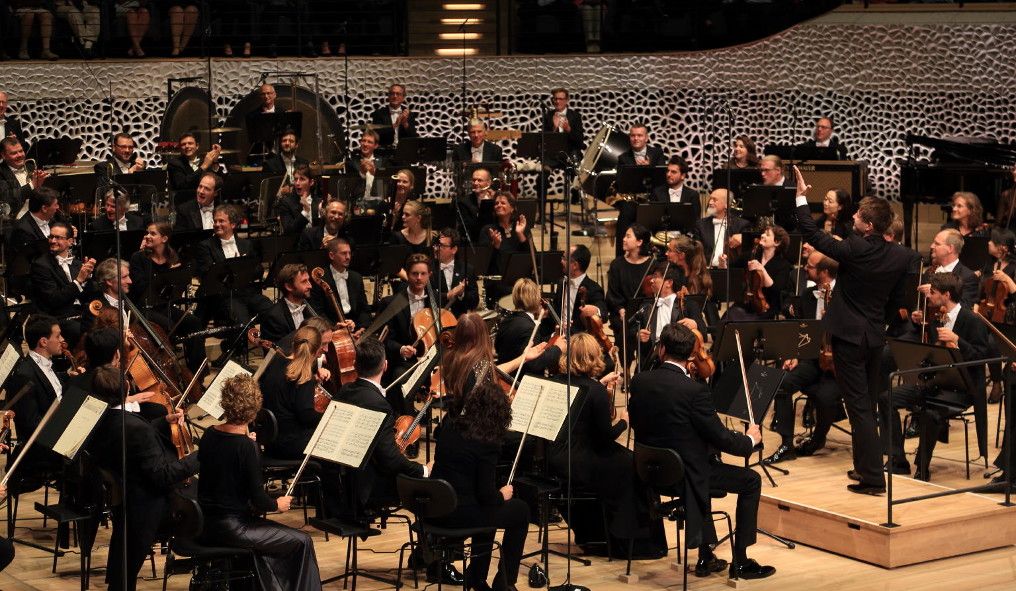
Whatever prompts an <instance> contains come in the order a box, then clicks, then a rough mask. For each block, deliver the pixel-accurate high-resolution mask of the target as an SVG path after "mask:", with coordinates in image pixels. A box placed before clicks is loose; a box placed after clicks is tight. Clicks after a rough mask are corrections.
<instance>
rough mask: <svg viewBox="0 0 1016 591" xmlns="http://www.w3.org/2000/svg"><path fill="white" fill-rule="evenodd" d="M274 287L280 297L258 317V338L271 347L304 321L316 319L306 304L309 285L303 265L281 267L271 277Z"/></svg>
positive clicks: (309, 289) (308, 277)
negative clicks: (259, 327) (259, 324)
mask: <svg viewBox="0 0 1016 591" xmlns="http://www.w3.org/2000/svg"><path fill="white" fill-rule="evenodd" d="M275 286H276V287H277V288H278V290H279V293H281V294H282V297H281V298H279V301H277V302H275V303H274V304H272V306H271V307H270V308H268V309H267V310H265V311H264V312H262V313H261V314H260V315H259V316H258V321H259V322H260V323H261V337H262V338H263V339H265V340H267V341H271V342H273V343H275V342H278V341H280V340H281V339H282V338H283V337H285V336H286V335H288V334H290V333H292V332H293V331H294V330H296V329H297V327H298V326H300V324H301V323H303V321H304V319H306V318H311V317H313V316H317V315H318V312H317V311H316V310H315V309H314V308H313V307H312V306H311V305H310V304H309V303H308V302H307V299H308V298H309V297H310V293H311V284H310V273H309V272H308V271H307V266H306V265H303V264H296V263H290V264H288V265H283V267H282V268H281V269H279V273H278V275H276V277H275Z"/></svg>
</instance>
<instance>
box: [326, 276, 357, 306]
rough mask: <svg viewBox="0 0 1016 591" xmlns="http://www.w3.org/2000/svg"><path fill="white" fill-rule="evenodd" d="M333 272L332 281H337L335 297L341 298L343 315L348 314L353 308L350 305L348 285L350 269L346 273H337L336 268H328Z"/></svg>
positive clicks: (340, 303) (340, 304)
mask: <svg viewBox="0 0 1016 591" xmlns="http://www.w3.org/2000/svg"><path fill="white" fill-rule="evenodd" d="M328 268H329V269H331V271H332V280H333V281H335V295H336V296H337V297H338V298H339V306H341V307H342V313H343V314H348V313H349V311H350V310H352V309H353V306H352V305H351V304H350V303H349V285H348V284H347V283H346V282H347V281H348V280H349V269H346V270H345V271H337V270H336V269H335V267H331V266H330V267H328Z"/></svg>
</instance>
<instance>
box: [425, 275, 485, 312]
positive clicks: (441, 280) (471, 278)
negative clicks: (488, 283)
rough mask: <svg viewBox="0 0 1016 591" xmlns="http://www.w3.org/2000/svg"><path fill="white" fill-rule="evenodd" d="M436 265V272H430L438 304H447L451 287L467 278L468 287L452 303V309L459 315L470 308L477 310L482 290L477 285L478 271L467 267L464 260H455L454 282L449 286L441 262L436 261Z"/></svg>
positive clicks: (431, 283)
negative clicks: (475, 271)
mask: <svg viewBox="0 0 1016 591" xmlns="http://www.w3.org/2000/svg"><path fill="white" fill-rule="evenodd" d="M434 265H435V268H434V272H433V273H431V274H430V285H431V287H433V288H434V293H435V294H437V295H438V304H439V305H441V306H445V305H447V304H448V290H449V288H450V287H455V286H456V285H458V284H459V282H461V281H463V280H465V281H466V289H465V291H464V292H462V295H461V296H460V297H459V298H458V299H457V300H455V302H454V303H453V304H452V305H451V311H452V314H455V316H456V317H458V316H461V315H463V314H465V313H466V312H468V311H470V310H475V309H476V306H478V305H479V304H480V292H479V289H478V288H477V287H476V273H474V272H473V268H472V267H467V266H466V263H465V262H464V261H455V267H454V268H453V269H452V284H451V286H450V287H449V285H448V283H447V282H446V281H445V274H444V272H443V271H441V266H440V264H438V263H437V262H435V263H434Z"/></svg>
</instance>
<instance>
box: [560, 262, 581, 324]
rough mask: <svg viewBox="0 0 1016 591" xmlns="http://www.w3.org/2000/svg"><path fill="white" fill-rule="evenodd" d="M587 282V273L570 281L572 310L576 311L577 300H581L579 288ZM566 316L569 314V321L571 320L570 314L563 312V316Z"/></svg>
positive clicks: (569, 296) (569, 301)
mask: <svg viewBox="0 0 1016 591" xmlns="http://www.w3.org/2000/svg"><path fill="white" fill-rule="evenodd" d="M585 280H586V274H585V273H583V274H581V275H579V276H578V277H572V278H570V279H568V305H569V306H570V307H571V309H572V310H574V309H575V300H577V299H578V298H579V287H580V286H581V285H582V282H583V281H585ZM565 314H568V319H569V320H571V314H570V313H567V312H561V315H562V316H564V315H565Z"/></svg>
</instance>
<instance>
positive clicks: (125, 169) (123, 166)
mask: <svg viewBox="0 0 1016 591" xmlns="http://www.w3.org/2000/svg"><path fill="white" fill-rule="evenodd" d="M113 162H114V163H115V164H116V170H119V171H120V174H129V173H130V170H131V166H134V163H133V162H124V161H123V160H120V159H119V158H117V157H115V156H114V157H113Z"/></svg>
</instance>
